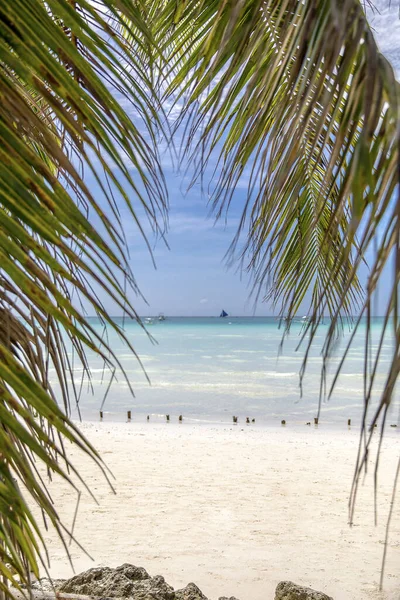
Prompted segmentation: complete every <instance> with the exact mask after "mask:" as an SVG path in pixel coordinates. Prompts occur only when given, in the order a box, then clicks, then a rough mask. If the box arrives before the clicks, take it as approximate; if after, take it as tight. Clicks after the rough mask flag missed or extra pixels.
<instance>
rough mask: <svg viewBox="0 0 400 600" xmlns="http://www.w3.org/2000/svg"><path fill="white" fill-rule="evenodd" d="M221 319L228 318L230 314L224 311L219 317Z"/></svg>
mask: <svg viewBox="0 0 400 600" xmlns="http://www.w3.org/2000/svg"><path fill="white" fill-rule="evenodd" d="M219 316H220V317H227V316H228V313H227V312H225V311H224V310H222V312H221V314H220V315H219Z"/></svg>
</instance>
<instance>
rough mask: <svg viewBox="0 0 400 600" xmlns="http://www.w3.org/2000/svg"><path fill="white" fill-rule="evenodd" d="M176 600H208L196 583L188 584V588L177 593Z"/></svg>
mask: <svg viewBox="0 0 400 600" xmlns="http://www.w3.org/2000/svg"><path fill="white" fill-rule="evenodd" d="M175 599H176V600H207V597H206V596H205V595H204V594H203V592H202V591H201V589H200V588H198V587H197V585H196V584H195V583H188V584H187V586H186V587H184V588H182V589H181V590H176V592H175Z"/></svg>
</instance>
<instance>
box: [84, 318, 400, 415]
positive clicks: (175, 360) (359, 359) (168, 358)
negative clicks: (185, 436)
mask: <svg viewBox="0 0 400 600" xmlns="http://www.w3.org/2000/svg"><path fill="white" fill-rule="evenodd" d="M118 322H119V323H120V324H121V323H122V319H118ZM382 322H383V321H382V319H380V318H377V319H374V321H373V325H372V340H373V352H374V349H375V350H376V348H377V344H378V341H379V336H380V332H381V328H382ZM91 324H92V325H93V326H94V327H95V328H96V330H97V331H98V332H99V334H101V333H102V332H103V328H104V327H103V325H102V324H101V323H100V322H99V321H98V320H97V319H92V320H91ZM124 328H125V333H126V335H127V336H128V338H129V340H130V341H131V342H132V344H133V346H134V348H135V350H136V351H137V353H138V355H139V357H140V359H141V361H142V364H143V368H144V369H145V371H146V374H147V376H148V378H149V380H150V383H149V382H148V381H147V379H146V375H145V374H144V372H143V369H142V367H141V366H140V364H139V362H138V361H137V359H136V358H135V357H134V356H132V354H131V353H130V351H129V350H128V349H127V347H126V346H125V345H124V344H123V343H122V342H121V340H120V339H119V337H118V335H117V334H116V333H115V332H113V331H112V330H111V329H110V328H108V330H107V332H106V333H107V336H108V342H109V344H110V346H111V347H112V348H113V350H114V352H115V353H116V354H117V356H118V359H119V361H120V363H121V366H122V367H123V368H124V370H125V372H126V375H127V377H128V378H129V381H130V383H131V385H132V389H133V391H134V394H135V396H134V397H133V395H132V393H131V391H130V388H129V385H128V383H127V381H126V380H125V378H124V376H123V374H122V372H121V370H120V369H117V370H116V372H115V376H114V377H113V378H112V379H111V386H110V387H109V391H108V393H107V396H106V399H105V402H104V407H103V412H104V419H105V420H107V419H108V420H125V419H126V412H127V410H131V411H132V418H133V419H134V420H137V421H144V420H146V416H147V415H150V418H151V420H152V421H153V420H163V419H165V415H166V414H169V415H170V419H171V422H172V421H177V419H178V415H180V414H182V415H183V419H184V422H205V423H207V422H212V423H221V422H222V423H225V422H226V423H231V422H232V416H233V415H237V416H238V417H239V423H240V422H241V423H244V422H245V419H246V417H250V419H252V418H254V419H256V423H257V424H258V423H271V424H274V423H279V422H280V420H281V419H286V420H287V421H291V422H297V423H302V422H307V421H312V420H313V417H314V416H316V414H317V411H318V400H319V393H320V382H321V366H322V360H321V348H322V345H323V342H324V339H325V335H326V332H327V329H328V328H327V325H321V327H320V328H319V330H318V334H317V336H316V339H315V341H314V344H313V347H312V350H311V352H310V354H309V358H308V366H307V371H306V375H305V378H304V382H303V396H302V397H301V396H300V387H299V371H300V369H301V364H302V360H303V356H304V350H305V346H303V347H301V348H300V349H299V348H298V345H299V342H300V339H301V333H302V331H303V325H302V323H301V320H300V319H299V320H298V321H296V322H294V323H293V324H292V327H291V331H290V334H289V336H288V337H287V338H286V339H285V341H284V343H283V347H281V341H282V334H283V328H282V327H281V328H280V327H279V321H277V320H276V319H275V318H272V317H254V318H244V317H226V318H224V319H221V318H168V317H167V319H166V320H165V321H162V322H159V321H158V320H154V321H153V322H152V323H150V324H149V325H148V327H147V329H148V334H150V335H151V336H152V338H154V339H153V340H152V339H150V337H149V335H148V334H146V333H145V332H144V331H143V329H141V328H140V326H139V325H138V324H137V323H136V322H133V321H129V320H125V322H124ZM365 331H366V328H365V324H362V325H361V326H360V328H359V330H358V332H357V335H356V337H355V339H354V342H353V345H352V347H351V350H350V352H349V354H348V357H347V359H346V362H345V364H344V367H343V371H342V375H341V376H340V378H339V380H338V382H337V384H336V388H335V391H334V394H333V397H332V398H331V399H330V400H329V401H323V403H322V409H321V414H320V422H321V423H322V422H326V423H332V424H335V423H337V424H339V423H346V424H347V419H348V418H351V419H352V422H353V423H354V424H357V423H360V422H361V417H362V411H363V381H364V378H363V368H364V344H365ZM350 334H351V326H350V325H347V326H346V327H345V328H344V330H343V335H342V337H341V339H340V341H339V343H338V346H337V349H336V352H335V355H334V357H333V358H332V359H331V361H330V363H329V372H328V383H329V381H331V379H332V374H333V373H334V372H335V369H336V367H337V365H338V364H339V361H340V358H341V356H342V353H343V350H344V348H345V346H346V343H347V342H348V340H349V337H350ZM392 352H393V346H392V341H391V338H390V336H389V335H388V336H387V337H386V339H385V342H384V345H383V349H382V357H381V361H380V364H379V370H378V375H377V378H376V385H375V389H374V403H375V404H374V406H376V401H377V400H378V398H379V394H380V392H381V390H382V389H383V386H384V385H385V379H386V369H387V367H388V365H389V363H390V360H391V356H392ZM88 360H89V366H90V370H91V375H92V382H91V383H92V387H90V386H88V385H87V382H86V383H85V384H84V386H83V388H82V392H81V397H80V400H79V407H80V413H81V416H82V418H83V419H84V420H86V419H90V420H93V419H98V418H99V410H100V408H101V405H102V402H103V400H104V396H105V394H106V391H107V388H108V386H109V383H110V378H111V373H110V371H109V370H107V369H106V370H104V365H103V362H102V361H101V360H100V359H99V358H98V357H97V356H95V355H94V354H92V353H88ZM81 379H82V370H81V369H80V368H79V367H78V366H75V369H74V381H75V384H76V386H77V387H79V386H80V384H81ZM374 406H372V409H371V414H372V410H373V407H374ZM73 415H74V416H75V417H76V416H77V411H76V410H74V411H73ZM390 418H391V420H392V422H397V420H398V414H395V409H393V411H392V414H391V415H390Z"/></svg>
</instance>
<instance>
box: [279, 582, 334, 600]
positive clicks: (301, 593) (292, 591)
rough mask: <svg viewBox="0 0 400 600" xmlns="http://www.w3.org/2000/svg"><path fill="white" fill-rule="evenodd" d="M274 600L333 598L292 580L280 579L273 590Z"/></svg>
mask: <svg viewBox="0 0 400 600" xmlns="http://www.w3.org/2000/svg"><path fill="white" fill-rule="evenodd" d="M275 600H333V598H331V596H327V595H326V594H324V593H323V592H316V591H315V590H312V589H311V588H306V587H302V586H301V585H296V584H295V583H293V582H292V581H281V582H280V583H278V585H277V587H276V590H275Z"/></svg>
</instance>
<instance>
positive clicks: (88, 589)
mask: <svg viewBox="0 0 400 600" xmlns="http://www.w3.org/2000/svg"><path fill="white" fill-rule="evenodd" d="M59 591H60V592H65V593H69V594H83V595H87V596H102V597H105V596H106V597H109V598H128V597H129V598H134V600H155V599H156V600H174V596H175V594H174V590H173V588H172V587H171V586H170V585H168V584H167V583H166V582H165V579H164V577H161V575H156V576H155V577H150V575H149V574H148V573H147V571H146V570H145V569H143V568H141V567H135V566H134V565H129V564H124V565H121V566H120V567H117V568H116V569H111V568H109V567H98V568H94V569H89V570H88V571H85V572H84V573H80V574H79V575H76V576H75V577H71V579H67V581H65V582H64V583H63V584H62V585H61V586H60V587H59Z"/></svg>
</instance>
